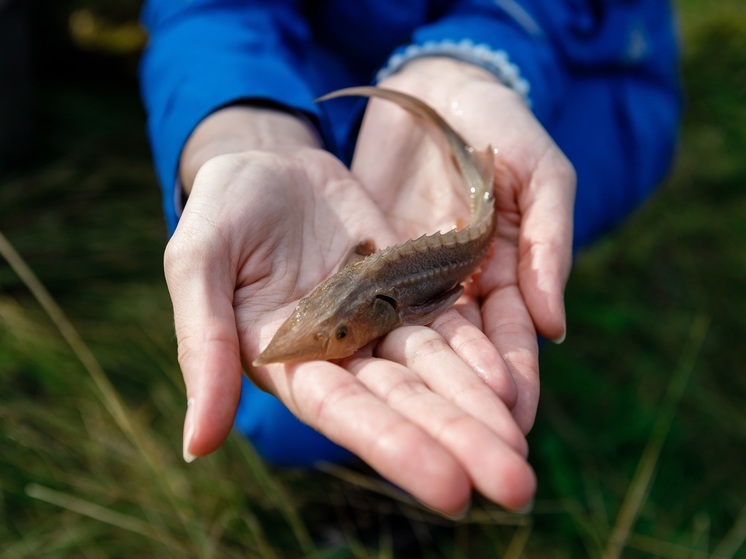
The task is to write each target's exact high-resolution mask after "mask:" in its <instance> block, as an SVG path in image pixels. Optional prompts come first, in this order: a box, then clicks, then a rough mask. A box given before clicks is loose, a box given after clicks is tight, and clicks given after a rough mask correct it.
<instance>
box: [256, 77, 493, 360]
mask: <svg viewBox="0 0 746 559" xmlns="http://www.w3.org/2000/svg"><path fill="white" fill-rule="evenodd" d="M347 95H359V96H365V97H382V98H384V99H387V100H389V101H393V102H395V103H397V104H398V105H400V106H401V107H403V108H404V109H406V110H408V111H410V112H412V113H414V114H415V115H417V116H418V117H420V118H423V119H425V120H426V121H430V122H432V123H433V124H435V126H436V127H437V128H438V129H440V131H441V132H442V133H443V134H444V135H445V137H446V140H447V141H448V144H449V146H450V149H451V151H452V153H453V158H454V160H455V162H456V165H457V167H458V169H459V171H460V172H461V175H462V176H463V177H464V179H465V181H466V186H467V188H468V191H469V194H470V196H471V219H470V220H469V223H468V225H467V226H465V227H463V228H462V229H458V230H457V229H453V230H451V231H448V232H447V233H444V234H443V233H440V232H437V233H434V234H432V235H423V236H421V237H419V238H417V239H411V240H409V241H407V242H405V243H403V244H400V245H395V246H390V247H388V248H385V249H383V250H379V251H378V252H374V253H372V254H370V255H369V256H367V257H365V258H363V259H360V260H358V261H356V262H352V263H351V264H348V265H347V266H345V267H344V268H342V269H341V270H340V271H339V272H337V273H336V274H334V275H333V276H331V277H329V278H328V279H327V280H325V281H324V282H322V283H321V284H320V285H319V286H318V287H316V289H314V290H313V291H312V292H311V293H310V294H309V295H308V296H307V297H305V298H303V299H301V301H300V302H299V303H298V306H297V308H296V309H295V311H294V312H293V314H292V315H291V316H290V317H289V318H288V319H287V320H286V321H285V322H284V323H283V324H282V326H280V329H279V330H278V331H277V333H276V334H275V336H274V338H272V341H271V342H270V343H269V345H268V346H267V348H266V349H265V350H264V351H263V352H262V353H261V354H260V355H259V357H257V358H256V360H255V361H254V363H253V364H254V365H265V364H268V363H283V362H294V361H311V360H315V359H341V358H343V357H347V356H349V355H352V354H353V353H354V352H355V351H357V350H358V349H359V348H361V347H363V346H364V345H366V344H367V343H369V342H372V341H373V340H376V339H377V338H380V337H381V336H383V335H385V334H387V333H388V332H390V331H391V330H393V329H394V328H397V327H398V326H401V325H405V324H420V325H425V324H429V323H430V322H432V321H433V320H434V319H435V318H436V317H437V316H438V315H439V314H441V313H443V312H444V311H446V310H447V309H448V308H450V307H451V306H452V305H453V304H454V303H455V302H456V300H457V299H458V298H459V297H460V296H461V293H462V292H463V291H464V288H463V286H462V285H461V282H463V281H465V280H466V279H468V278H469V276H470V275H471V274H472V273H473V272H474V270H475V269H476V268H477V266H478V265H479V263H480V262H481V261H482V259H483V258H484V256H485V254H486V253H487V250H488V249H489V247H490V245H491V243H492V239H493V237H494V233H495V226H496V217H495V203H494V197H493V184H494V172H495V171H494V152H493V150H492V148H491V147H487V149H486V150H485V151H483V152H478V151H475V150H474V149H473V148H471V147H469V146H468V145H467V143H466V142H465V141H464V140H463V139H462V138H461V136H459V135H458V133H456V132H455V131H454V130H453V129H452V128H451V127H450V126H449V125H448V123H447V122H446V121H445V120H444V119H443V118H442V117H441V116H440V115H439V114H438V113H437V112H435V110H433V109H432V108H431V107H429V106H428V105H426V104H425V103H424V102H422V101H421V100H419V99H417V98H415V97H412V96H410V95H407V94H405V93H401V92H399V91H394V90H390V89H384V88H377V87H351V88H347V89H341V90H339V91H335V92H332V93H330V94H328V95H325V96H324V97H321V98H320V99H318V100H319V101H326V100H327V99H332V98H335V97H342V96H347Z"/></svg>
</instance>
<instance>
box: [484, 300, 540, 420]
mask: <svg viewBox="0 0 746 559" xmlns="http://www.w3.org/2000/svg"><path fill="white" fill-rule="evenodd" d="M482 314H483V316H484V325H485V328H484V332H485V334H486V335H487V337H488V338H489V339H490V340H491V341H492V343H493V344H494V345H495V347H496V348H497V351H498V352H499V353H500V355H501V356H502V358H503V360H504V362H505V364H506V366H507V367H508V368H509V371H510V376H511V377H512V379H513V381H514V382H515V386H516V392H517V395H518V398H517V400H516V403H515V406H514V407H513V410H512V412H513V417H514V418H515V420H516V423H517V424H518V425H519V426H520V428H521V429H522V431H523V432H524V433H528V432H529V431H530V430H531V427H532V426H533V423H534V419H535V417H536V407H537V405H538V402H539V346H538V341H537V338H536V330H535V329H534V326H533V322H532V320H531V316H530V315H529V313H528V310H527V309H526V306H525V304H524V302H523V297H522V295H521V292H520V290H519V289H518V287H516V286H507V287H503V288H500V289H496V290H494V291H493V292H491V293H490V294H489V295H487V296H486V297H485V299H484V301H483V303H482Z"/></svg>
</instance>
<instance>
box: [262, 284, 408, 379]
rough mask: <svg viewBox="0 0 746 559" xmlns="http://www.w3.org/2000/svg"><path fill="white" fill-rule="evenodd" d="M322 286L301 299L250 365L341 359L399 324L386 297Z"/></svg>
mask: <svg viewBox="0 0 746 559" xmlns="http://www.w3.org/2000/svg"><path fill="white" fill-rule="evenodd" d="M325 287H326V286H324V285H323V284H322V285H321V286H319V288H317V289H316V290H314V291H313V292H312V293H311V294H310V295H309V296H308V297H306V298H305V299H302V300H301V302H300V303H299V304H298V307H297V308H296V309H295V311H294V312H293V314H292V315H291V316H290V317H289V318H288V319H287V320H286V321H285V322H284V323H283V324H282V325H281V326H280V328H279V330H278V331H277V333H276V334H275V336H274V337H273V338H272V341H270V343H269V345H268V346H267V348H266V349H265V350H264V351H263V352H262V353H261V354H260V355H259V357H257V358H256V360H255V361H254V365H266V364H269V363H289V362H298V361H312V360H316V359H322V360H327V359H342V358H344V357H348V356H350V355H352V354H353V353H355V352H356V351H357V350H358V349H360V348H361V347H363V346H364V345H366V344H368V343H369V342H372V341H373V340H375V339H377V338H379V337H381V336H383V335H384V334H387V333H388V332H390V331H391V330H393V329H394V328H396V327H397V326H399V325H400V324H401V318H400V316H399V312H398V311H397V310H396V305H395V302H394V301H393V300H392V299H391V298H389V297H385V296H381V295H378V296H376V295H373V296H368V297H365V298H363V297H360V296H359V294H356V293H355V290H354V289H353V290H350V292H348V293H347V294H346V296H345V294H341V293H340V291H343V290H339V289H337V290H334V289H329V288H325Z"/></svg>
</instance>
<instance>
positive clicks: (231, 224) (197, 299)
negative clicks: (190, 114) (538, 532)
mask: <svg viewBox="0 0 746 559" xmlns="http://www.w3.org/2000/svg"><path fill="white" fill-rule="evenodd" d="M370 237H373V239H374V240H375V242H376V244H377V245H379V246H383V245H387V244H391V243H393V242H396V241H397V240H399V235H397V234H396V232H395V231H394V230H393V229H392V228H391V227H390V226H389V224H388V221H387V219H386V218H385V217H384V215H383V214H382V212H381V211H380V210H379V209H378V207H377V206H376V204H375V203H374V202H373V201H372V200H371V198H370V196H369V195H368V193H367V191H366V190H365V189H364V188H363V187H362V185H361V184H360V183H359V182H358V181H356V180H355V179H354V178H353V176H352V175H351V174H350V172H349V171H348V170H347V169H345V168H344V166H343V165H342V164H341V163H340V162H339V161H338V160H336V159H335V158H334V157H332V156H331V155H330V154H328V153H326V152H324V151H322V150H319V149H316V148H313V147H308V148H294V149H292V150H288V149H280V150H251V151H247V152H241V153H233V154H228V155H221V156H218V157H213V158H211V159H209V161H207V163H205V164H203V165H202V166H201V167H200V170H199V173H198V174H197V176H196V178H195V180H194V184H193V186H192V188H191V192H190V195H189V199H188V202H187V204H186V207H185V210H184V213H183V215H182V217H181V220H180V222H179V225H178V228H177V230H176V232H175V234H174V235H173V237H172V239H171V241H170V242H169V245H168V247H167V250H166V255H165V272H166V278H167V282H168V287H169V291H170V293H171V298H172V301H173V305H174V316H175V327H176V334H177V338H178V344H179V363H180V365H181V368H182V372H183V374H184V378H185V381H186V385H187V397H188V399H189V410H188V413H187V419H186V421H185V456H187V457H189V456H201V455H204V454H207V453H209V452H212V451H213V450H214V449H215V448H217V447H218V446H219V445H220V444H221V443H222V441H223V440H224V438H225V437H226V436H227V434H228V432H229V430H230V428H231V425H232V421H233V417H234V414H235V410H236V406H237V403H238V398H239V392H240V378H241V371H242V369H243V370H245V371H246V372H247V373H248V374H249V375H250V377H251V378H252V380H253V381H254V382H255V383H256V384H257V385H258V386H260V387H261V388H263V389H265V390H267V391H269V392H271V393H272V394H274V395H276V396H277V397H278V398H279V399H280V400H281V401H282V402H283V403H284V404H285V405H286V406H287V407H288V408H289V409H290V410H291V411H292V412H293V413H294V414H295V415H296V416H298V417H299V418H300V419H301V420H302V421H304V422H306V423H307V424H309V425H311V426H312V427H314V428H315V429H317V430H319V431H320V432H322V433H323V434H325V435H326V436H327V437H329V438H330V439H331V440H333V441H335V442H336V443H338V444H340V445H342V446H344V447H346V448H348V449H349V450H351V451H352V452H354V453H355V454H357V455H358V456H360V457H361V458H362V459H363V460H365V461H366V462H367V463H368V464H370V465H371V466H372V467H373V468H375V469H376V470H377V471H378V472H380V473H381V474H382V475H383V476H384V477H386V478H388V479H389V480H391V481H392V482H393V483H395V484H397V485H398V486H400V487H401V488H403V489H404V490H406V491H408V492H409V493H411V494H412V495H413V496H414V497H415V498H417V499H419V500H420V501H421V502H423V503H425V504H426V505H428V506H430V507H432V508H434V509H437V510H439V511H442V512H445V513H449V514H456V513H458V512H460V511H461V510H463V509H464V507H465V506H467V504H468V502H469V498H470V494H471V491H472V489H474V488H476V489H477V490H479V491H480V492H482V493H483V494H484V495H486V496H487V497H488V498H490V499H492V500H494V501H495V502H498V503H500V504H502V505H504V506H506V507H509V508H514V509H518V508H522V507H524V506H525V505H526V504H527V503H528V502H529V501H530V499H531V497H532V495H533V492H534V489H535V479H534V476H533V472H532V470H531V469H530V467H529V466H528V463H527V461H526V454H527V446H526V441H525V438H524V436H523V433H522V432H521V430H520V429H519V428H518V427H517V425H516V423H515V421H514V419H513V417H512V416H511V415H510V412H509V410H508V408H507V407H506V406H505V404H504V402H503V400H502V399H501V398H500V397H499V396H498V395H496V394H495V392H494V391H493V390H492V389H491V388H490V387H489V386H488V385H487V384H485V383H484V382H483V381H482V380H481V379H479V378H478V377H476V376H475V375H474V374H473V373H472V368H471V367H470V366H469V365H468V364H467V363H465V362H464V360H463V359H461V358H460V357H459V355H457V353H454V351H453V350H452V348H451V347H450V346H449V345H447V344H444V343H442V341H441V338H440V336H439V335H437V333H435V332H434V331H432V330H431V329H428V328H401V329H399V330H396V331H395V334H393V335H391V336H388V337H387V338H386V339H385V341H383V343H382V347H383V348H385V349H382V350H381V354H382V355H384V356H386V357H385V358H380V357H372V356H371V355H370V351H369V350H368V353H367V354H366V353H365V352H361V353H359V354H358V355H356V356H353V357H351V358H348V359H346V360H345V361H343V362H341V363H331V362H321V361H315V362H308V363H301V364H295V365H270V366H265V367H256V368H255V367H251V366H250V363H251V362H252V361H253V359H255V358H256V356H257V355H258V354H259V352H260V350H261V349H263V348H264V347H265V346H266V344H267V343H268V342H269V340H270V338H271V337H272V335H273V334H274V332H275V331H276V330H277V328H278V327H279V325H280V323H281V322H282V321H283V320H284V319H285V318H286V317H287V316H288V315H289V314H290V313H291V311H292V310H293V308H294V307H295V305H296V304H297V302H298V300H299V299H300V298H301V297H302V296H304V295H306V294H307V293H308V292H309V291H310V290H311V289H313V287H315V286H316V284H318V283H319V282H320V281H321V280H323V279H324V278H325V277H327V276H329V275H330V274H331V273H333V272H334V271H335V270H336V269H337V268H338V267H339V266H340V264H341V263H342V262H343V261H344V260H345V258H346V256H347V254H348V253H349V251H350V249H351V248H352V247H354V246H355V245H356V244H357V243H358V242H359V241H360V240H362V239H366V238H370ZM454 329H455V330H456V331H458V330H459V325H455V326H454ZM454 335H455V336H456V337H457V336H458V334H454ZM470 335H471V334H470ZM402 355H406V356H407V357H406V358H403V357H401V356H402ZM389 357H390V358H389Z"/></svg>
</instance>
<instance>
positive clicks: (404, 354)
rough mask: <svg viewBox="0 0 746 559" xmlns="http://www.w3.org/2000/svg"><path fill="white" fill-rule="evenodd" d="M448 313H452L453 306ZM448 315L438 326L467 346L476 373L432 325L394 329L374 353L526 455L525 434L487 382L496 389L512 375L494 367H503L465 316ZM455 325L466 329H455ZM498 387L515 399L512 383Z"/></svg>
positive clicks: (493, 351)
mask: <svg viewBox="0 0 746 559" xmlns="http://www.w3.org/2000/svg"><path fill="white" fill-rule="evenodd" d="M450 314H451V315H457V316H458V313H456V312H455V311H451V312H450ZM451 320H452V321H453V323H452V324H450V325H449V324H448V320H447V319H446V321H441V322H440V325H441V326H442V327H443V328H444V329H445V330H446V331H447V333H450V334H451V337H452V339H455V341H460V342H461V343H462V346H461V349H462V350H465V351H466V353H467V354H468V353H469V350H470V349H471V350H472V356H471V360H472V361H473V362H474V363H475V364H476V365H477V368H478V369H479V370H481V372H482V375H483V376H482V377H481V378H480V376H479V375H478V374H477V373H475V370H474V369H473V368H472V367H471V366H470V365H469V364H468V363H466V362H465V361H464V360H463V359H461V357H460V356H459V355H458V354H456V353H455V352H454V350H453V349H452V347H451V346H450V345H449V344H448V343H447V342H446V340H445V339H444V338H443V337H442V336H441V335H440V334H439V333H438V332H436V331H435V330H433V329H432V328H423V327H416V326H415V327H404V328H397V329H396V330H394V331H393V332H391V333H390V334H389V335H388V336H386V337H385V338H384V339H383V340H382V341H381V343H379V345H378V348H377V350H376V351H377V354H378V355H379V356H380V357H384V358H386V359H389V360H391V361H394V362H397V363H401V364H402V365H403V366H404V367H406V368H408V369H409V370H411V371H413V373H414V374H416V375H417V378H418V379H420V381H421V382H424V383H425V384H426V385H427V387H428V388H429V389H430V390H431V391H432V392H435V393H436V394H438V395H439V396H440V397H442V398H443V399H445V400H446V401H448V402H450V403H451V404H453V405H454V406H455V407H456V408H457V409H460V410H462V411H463V413H465V414H468V415H470V416H471V417H473V418H474V419H476V420H477V421H479V422H480V423H482V424H484V425H486V426H487V427H488V428H490V429H491V430H492V432H493V433H494V434H496V435H497V436H498V437H500V438H501V439H502V441H504V443H505V444H507V445H508V446H510V447H511V448H512V449H513V450H514V451H515V452H517V453H518V454H520V455H521V456H524V457H525V456H526V455H527V454H528V445H527V443H526V439H525V437H524V436H523V433H522V432H521V430H520V429H519V428H518V426H517V425H516V422H515V420H514V419H513V416H512V415H511V414H510V410H509V408H508V407H507V405H506V404H505V402H504V401H503V400H502V399H501V397H500V396H499V395H498V393H496V391H495V390H494V389H493V388H492V386H490V383H492V384H493V385H496V387H497V389H498V390H501V389H502V388H503V386H502V385H508V384H512V379H510V378H505V377H506V376H509V375H503V374H500V373H498V372H497V370H498V369H499V368H502V369H503V370H506V369H507V367H506V366H505V364H504V363H503V362H502V358H501V357H500V356H499V355H498V354H497V352H496V350H495V349H494V346H493V344H492V343H491V342H490V341H489V340H488V339H487V337H486V336H484V335H483V334H481V333H479V334H477V333H476V332H474V330H476V328H475V327H474V326H471V325H470V324H468V323H466V321H465V319H461V320H462V321H463V322H461V321H459V319H458V318H453V317H452V318H451ZM459 327H461V328H462V330H466V331H467V332H466V333H465V332H463V331H461V332H458V329H459ZM480 334H481V335H480ZM463 344H467V345H466V346H464V345H463ZM469 344H470V345H471V347H469ZM487 346H489V347H491V348H492V351H490V350H489V349H488V347H487ZM480 354H481V355H480ZM487 356H489V357H491V358H492V359H489V358H488V357H487ZM503 392H507V393H508V396H509V399H510V400H511V401H513V400H514V399H515V395H514V388H513V387H512V386H508V387H507V389H506V390H503Z"/></svg>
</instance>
